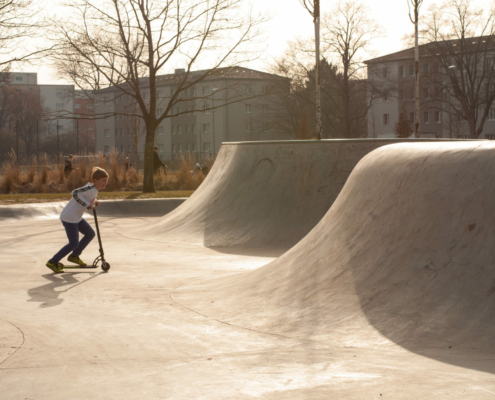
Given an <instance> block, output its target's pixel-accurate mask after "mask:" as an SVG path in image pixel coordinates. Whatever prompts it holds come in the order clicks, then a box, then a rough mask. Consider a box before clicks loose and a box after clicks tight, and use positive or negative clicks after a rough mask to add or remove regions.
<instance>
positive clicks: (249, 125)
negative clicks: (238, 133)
mask: <svg viewBox="0 0 495 400" xmlns="http://www.w3.org/2000/svg"><path fill="white" fill-rule="evenodd" d="M246 132H251V122H247V123H246Z"/></svg>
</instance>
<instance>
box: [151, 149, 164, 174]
mask: <svg viewBox="0 0 495 400" xmlns="http://www.w3.org/2000/svg"><path fill="white" fill-rule="evenodd" d="M161 167H162V168H163V172H165V176H167V166H166V165H165V164H164V163H162V160H160V156H159V155H158V146H155V147H153V175H156V174H157V173H158V171H159V170H160V168H161Z"/></svg>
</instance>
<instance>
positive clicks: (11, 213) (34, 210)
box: [0, 197, 188, 222]
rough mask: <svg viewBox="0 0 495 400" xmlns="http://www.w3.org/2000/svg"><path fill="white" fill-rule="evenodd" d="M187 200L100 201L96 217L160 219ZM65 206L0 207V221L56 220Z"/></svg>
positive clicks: (64, 203)
mask: <svg viewBox="0 0 495 400" xmlns="http://www.w3.org/2000/svg"><path fill="white" fill-rule="evenodd" d="M187 199H188V197H176V198H169V199H133V200H128V199H119V200H102V201H101V202H100V206H99V207H98V209H97V210H98V216H102V217H161V216H163V215H165V214H168V213H169V212H170V211H173V210H175V209H176V208H177V207H178V206H180V205H181V204H182V203H183V202H184V201H186V200H187ZM66 204H67V202H66V201H59V202H50V203H30V204H13V205H0V221H2V222H6V221H18V220H26V219H30V220H44V219H57V218H58V217H59V216H60V213H61V211H62V209H63V208H64V207H65V205H66ZM87 213H89V211H88V212H87Z"/></svg>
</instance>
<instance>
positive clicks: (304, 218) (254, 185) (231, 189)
mask: <svg viewBox="0 0 495 400" xmlns="http://www.w3.org/2000/svg"><path fill="white" fill-rule="evenodd" d="M418 141H420V142H437V141H439V140H438V139H437V140H435V139H425V140H422V139H403V140H401V139H348V140H321V141H314V140H312V141H284V142H276V141H269V142H240V143H224V144H222V147H221V150H220V153H219V155H218V158H217V160H216V162H215V165H214V167H213V169H212V170H211V172H210V174H209V175H208V177H207V179H206V180H205V182H204V183H203V184H202V185H201V187H200V188H199V189H198V190H197V191H196V192H195V193H194V194H193V196H191V198H190V199H189V200H188V201H186V202H185V203H184V204H183V205H182V206H181V207H179V208H178V209H177V210H175V211H174V212H172V213H170V214H169V215H167V216H165V217H164V218H163V219H162V220H161V221H160V222H158V223H156V224H154V225H153V226H151V227H149V228H145V229H144V232H148V233H151V234H153V236H154V237H155V238H160V237H161V238H162V240H164V241H185V242H188V243H197V244H204V245H206V246H239V247H287V246H292V245H294V244H296V243H297V242H298V241H299V240H301V239H302V238H303V237H304V236H305V235H306V234H307V233H308V232H309V231H310V230H311V229H312V228H313V227H314V226H315V225H316V224H317V223H318V222H319V221H320V219H321V218H322V217H323V216H324V215H325V213H326V212H327V211H328V209H329V208H330V206H331V205H332V203H333V202H334V200H335V199H336V198H337V196H338V194H339V193H340V191H341V189H342V187H343V185H344V184H345V182H346V180H347V178H348V176H349V174H350V173H351V171H352V170H353V168H354V167H355V165H356V164H357V163H358V162H359V161H360V160H361V159H362V158H363V157H364V156H365V155H366V154H368V153H369V152H371V151H373V150H375V149H377V148H379V147H382V146H385V145H389V144H394V143H399V142H407V143H408V144H413V143H416V142H418ZM440 141H441V140H440ZM402 152H403V154H398V155H397V157H398V160H399V159H400V157H401V156H402V155H404V156H405V155H407V152H408V147H407V146H404V147H403V150H402ZM144 232H143V233H144ZM139 234H141V233H139Z"/></svg>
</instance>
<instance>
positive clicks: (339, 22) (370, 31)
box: [322, 0, 387, 137]
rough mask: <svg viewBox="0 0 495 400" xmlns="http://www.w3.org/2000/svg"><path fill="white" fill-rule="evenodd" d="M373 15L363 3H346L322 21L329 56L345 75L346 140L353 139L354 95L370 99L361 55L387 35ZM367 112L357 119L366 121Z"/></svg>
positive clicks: (344, 109) (344, 122) (346, 1)
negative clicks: (336, 61)
mask: <svg viewBox="0 0 495 400" xmlns="http://www.w3.org/2000/svg"><path fill="white" fill-rule="evenodd" d="M369 15H370V10H369V9H368V8H367V7H365V6H364V5H363V4H361V3H357V2H354V1H352V0H343V1H339V2H338V3H337V5H336V6H335V8H334V10H333V11H332V12H330V13H329V14H326V15H325V16H324V18H323V21H322V25H323V29H322V32H323V34H322V42H323V43H324V45H325V49H324V51H325V54H328V56H329V59H330V60H331V59H332V56H336V58H337V60H338V65H339V67H340V69H341V73H342V87H341V95H342V98H341V101H342V103H341V104H342V110H343V111H342V118H343V121H342V122H343V126H342V130H343V135H344V137H351V127H352V123H353V116H352V113H351V97H352V95H353V92H356V91H359V92H361V93H362V94H363V95H364V96H366V95H365V93H366V90H369V88H367V87H366V85H364V84H363V82H360V80H359V79H360V78H363V77H364V68H365V64H364V63H363V62H362V58H361V56H362V55H363V54H366V52H368V51H369V50H370V45H371V42H372V41H373V40H374V39H376V38H377V37H379V36H381V35H382V34H383V28H382V27H381V26H380V25H379V24H378V23H377V22H376V21H375V20H373V19H372V18H370V16H369ZM385 78H387V77H386V76H385ZM370 82H371V81H369V83H370ZM360 89H362V90H360ZM369 104H371V101H370V103H369ZM366 112H367V109H366V110H364V114H362V115H359V116H357V118H364V116H365V115H366Z"/></svg>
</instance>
